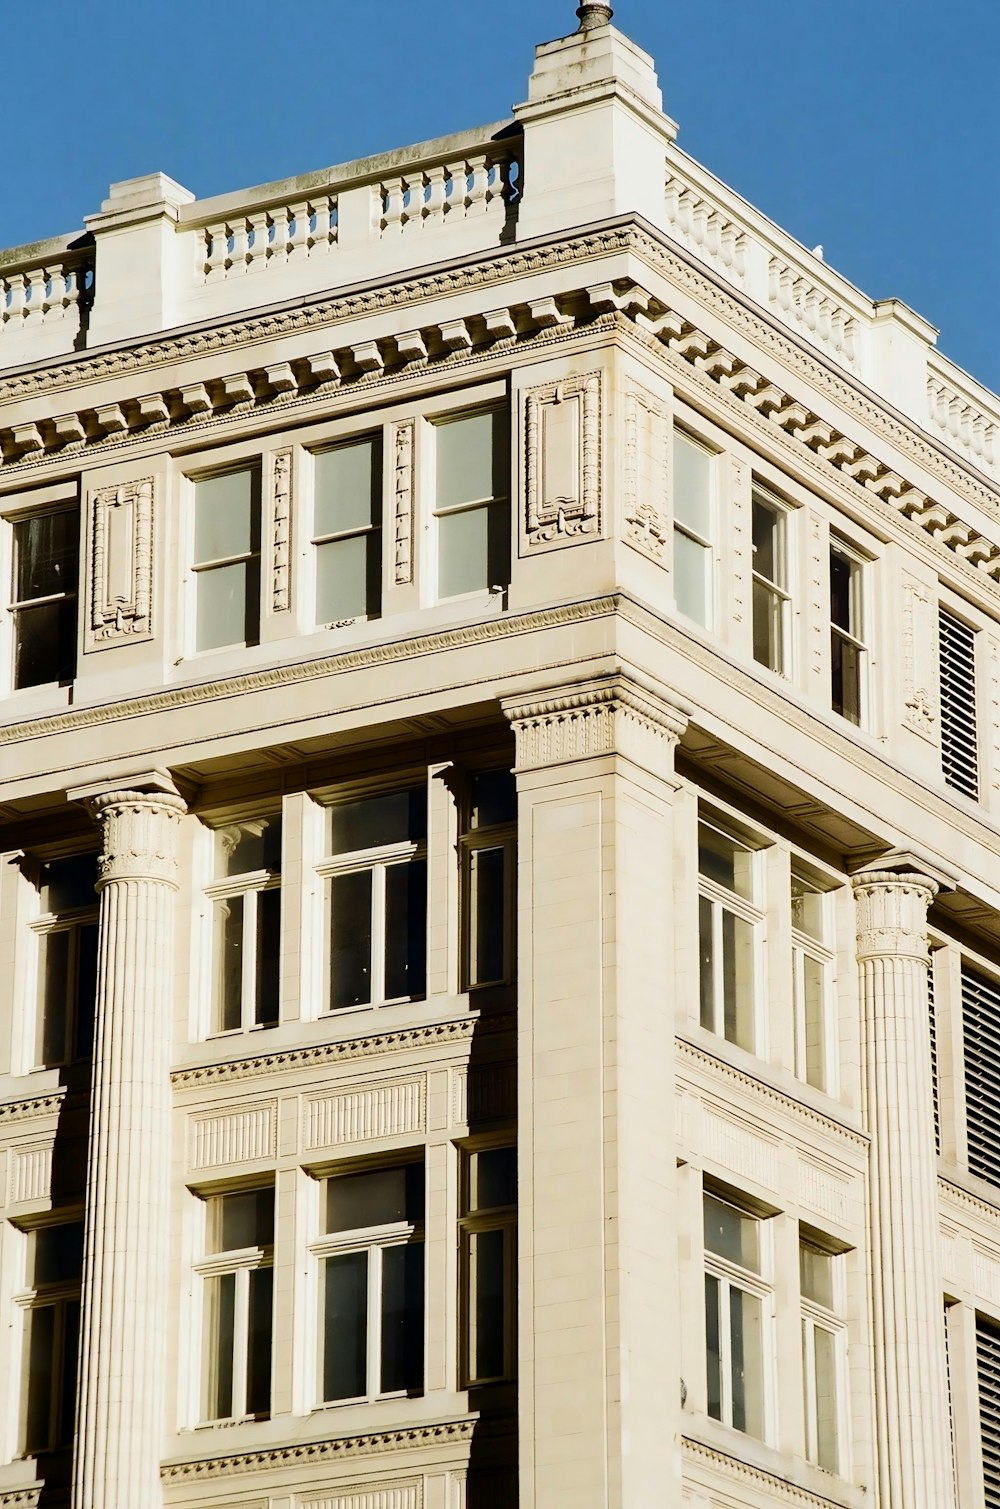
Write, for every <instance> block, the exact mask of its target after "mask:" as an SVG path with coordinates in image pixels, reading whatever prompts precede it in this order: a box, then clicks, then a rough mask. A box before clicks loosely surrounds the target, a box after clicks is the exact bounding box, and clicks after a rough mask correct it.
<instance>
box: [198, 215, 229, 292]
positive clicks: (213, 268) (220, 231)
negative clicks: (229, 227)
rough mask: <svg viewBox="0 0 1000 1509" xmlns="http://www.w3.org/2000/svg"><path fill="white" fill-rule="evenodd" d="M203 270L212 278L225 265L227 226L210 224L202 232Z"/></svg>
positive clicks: (207, 276) (205, 274) (206, 276)
mask: <svg viewBox="0 0 1000 1509" xmlns="http://www.w3.org/2000/svg"><path fill="white" fill-rule="evenodd" d="M202 237H203V240H202V264H203V265H202V271H203V273H204V276H205V278H206V279H207V278H210V277H211V276H212V275H213V273H217V272H219V271H220V269H221V268H222V267H223V266H224V264H225V260H226V227H225V226H224V225H209V226H206V227H205V230H204V231H203V232H202Z"/></svg>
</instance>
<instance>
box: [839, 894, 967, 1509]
mask: <svg viewBox="0 0 1000 1509" xmlns="http://www.w3.org/2000/svg"><path fill="white" fill-rule="evenodd" d="M853 883H854V893H855V898H856V903H857V927H858V968H859V971H860V984H861V1001H862V1010H863V1013H864V1029H865V1084H866V1092H867V1116H868V1126H869V1130H870V1133H871V1139H872V1141H871V1195H870V1199H871V1227H872V1262H873V1269H874V1271H873V1290H874V1312H875V1349H876V1365H875V1381H876V1406H877V1439H878V1466H879V1479H880V1489H881V1492H880V1498H879V1502H880V1504H881V1505H882V1509H928V1506H929V1505H932V1504H933V1505H934V1506H936V1509H937V1506H940V1509H947V1506H949V1505H951V1504H952V1503H953V1497H952V1480H951V1470H950V1446H949V1440H948V1393H947V1375H946V1369H945V1350H944V1348H945V1337H944V1313H943V1305H942V1287H941V1278H940V1271H939V1264H938V1213H937V1158H936V1153H935V1144H934V1100H933V1084H932V1080H931V1053H930V1030H929V1023H928V1012H927V967H928V951H927V908H928V907H929V905H930V903H931V902H932V901H933V899H934V896H935V895H936V894H937V889H938V886H937V882H936V881H935V880H932V879H931V878H930V876H928V875H925V874H922V873H919V872H917V871H897V872H893V871H889V870H875V869H872V870H865V871H863V872H861V873H860V874H858V875H855V876H854V881H853Z"/></svg>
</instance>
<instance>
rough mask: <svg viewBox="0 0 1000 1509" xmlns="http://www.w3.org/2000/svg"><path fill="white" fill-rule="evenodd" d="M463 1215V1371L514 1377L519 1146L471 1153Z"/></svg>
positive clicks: (482, 1377)
mask: <svg viewBox="0 0 1000 1509" xmlns="http://www.w3.org/2000/svg"><path fill="white" fill-rule="evenodd" d="M462 1211H463V1214H462V1219H461V1223H460V1225H461V1254H462V1293H463V1313H464V1337H463V1366H462V1373H463V1375H464V1379H465V1383H466V1384H467V1385H468V1386H470V1387H471V1386H472V1385H474V1384H480V1383H498V1382H501V1381H502V1380H504V1379H507V1378H513V1377H514V1374H515V1371H516V1363H517V1320H516V1314H515V1304H516V1296H517V1149H516V1148H515V1147H493V1148H482V1149H480V1150H479V1151H474V1152H469V1153H467V1154H466V1157H465V1161H464V1168H463V1192H462Z"/></svg>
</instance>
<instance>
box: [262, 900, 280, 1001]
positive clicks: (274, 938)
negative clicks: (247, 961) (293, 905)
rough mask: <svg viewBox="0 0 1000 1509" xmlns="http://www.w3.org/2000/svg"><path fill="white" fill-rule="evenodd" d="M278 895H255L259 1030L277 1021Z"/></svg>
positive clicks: (278, 963)
mask: <svg viewBox="0 0 1000 1509" xmlns="http://www.w3.org/2000/svg"><path fill="white" fill-rule="evenodd" d="M280 940H281V892H280V891H279V890H277V889H275V890H273V891H261V892H260V893H259V894H258V896H257V1010H256V1020H257V1024H258V1026H260V1027H273V1026H274V1024H275V1023H276V1022H277V1020H278V982H279V979H280V966H281V955H280Z"/></svg>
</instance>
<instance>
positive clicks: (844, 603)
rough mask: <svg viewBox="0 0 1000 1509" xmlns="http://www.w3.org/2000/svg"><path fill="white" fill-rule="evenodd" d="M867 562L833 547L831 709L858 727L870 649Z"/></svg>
mask: <svg viewBox="0 0 1000 1509" xmlns="http://www.w3.org/2000/svg"><path fill="white" fill-rule="evenodd" d="M864 585H865V562H864V561H862V560H861V558H860V556H857V555H855V554H854V552H853V551H852V550H851V549H850V548H849V547H848V546H847V545H845V544H843V543H842V542H841V541H839V540H836V539H834V540H832V541H831V543H830V705H831V707H832V708H833V710H834V712H835V713H840V715H841V717H843V718H847V719H848V721H849V722H851V723H856V724H858V725H859V727H860V725H861V724H863V723H864V722H865V720H866V718H867V699H868V648H867V645H866V642H865V640H866V633H867V630H866V623H865V614H866V607H865V597H864Z"/></svg>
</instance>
